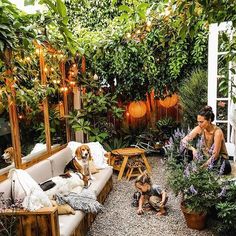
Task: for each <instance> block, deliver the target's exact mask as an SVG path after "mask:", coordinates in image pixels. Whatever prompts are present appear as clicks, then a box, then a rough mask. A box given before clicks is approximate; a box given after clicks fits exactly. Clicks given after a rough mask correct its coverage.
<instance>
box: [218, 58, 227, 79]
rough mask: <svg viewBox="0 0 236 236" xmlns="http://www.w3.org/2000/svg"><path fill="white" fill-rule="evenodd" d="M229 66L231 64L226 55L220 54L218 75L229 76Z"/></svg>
mask: <svg viewBox="0 0 236 236" xmlns="http://www.w3.org/2000/svg"><path fill="white" fill-rule="evenodd" d="M228 68H229V64H228V62H227V60H226V58H225V55H219V56H218V73H217V74H218V75H220V76H225V77H226V78H227V76H228Z"/></svg>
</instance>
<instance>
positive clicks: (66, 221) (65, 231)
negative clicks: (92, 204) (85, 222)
mask: <svg viewBox="0 0 236 236" xmlns="http://www.w3.org/2000/svg"><path fill="white" fill-rule="evenodd" d="M84 216H85V213H83V212H82V211H75V215H60V216H59V225H60V236H68V235H72V233H73V231H74V230H75V229H76V228H77V226H78V225H79V223H80V222H81V220H82V219H83V218H84Z"/></svg>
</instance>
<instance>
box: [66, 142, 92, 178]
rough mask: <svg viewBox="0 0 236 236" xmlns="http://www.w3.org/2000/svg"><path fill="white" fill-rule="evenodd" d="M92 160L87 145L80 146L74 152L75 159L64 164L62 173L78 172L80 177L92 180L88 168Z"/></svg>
mask: <svg viewBox="0 0 236 236" xmlns="http://www.w3.org/2000/svg"><path fill="white" fill-rule="evenodd" d="M91 160H92V156H91V152H90V148H89V146H88V145H81V146H80V147H78V148H77V149H76V151H75V157H74V158H73V159H72V160H71V161H69V162H68V163H67V164H66V167H65V169H64V172H65V173H66V172H68V171H73V172H80V173H81V174H82V175H84V176H87V177H88V178H89V179H93V178H92V174H91V171H90V168H89V161H91Z"/></svg>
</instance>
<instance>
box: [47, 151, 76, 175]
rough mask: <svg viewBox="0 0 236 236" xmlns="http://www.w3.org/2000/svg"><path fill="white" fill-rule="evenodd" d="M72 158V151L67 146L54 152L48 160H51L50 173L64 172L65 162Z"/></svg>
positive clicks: (58, 173)
mask: <svg viewBox="0 0 236 236" xmlns="http://www.w3.org/2000/svg"><path fill="white" fill-rule="evenodd" d="M71 159H72V152H71V149H70V148H69V147H66V148H64V149H62V150H61V151H59V152H57V153H55V154H54V155H52V156H51V157H49V158H48V160H49V161H50V162H51V168H52V175H53V176H58V175H60V174H62V173H64V169H65V166H66V164H67V163H68V162H69V161H70V160H71Z"/></svg>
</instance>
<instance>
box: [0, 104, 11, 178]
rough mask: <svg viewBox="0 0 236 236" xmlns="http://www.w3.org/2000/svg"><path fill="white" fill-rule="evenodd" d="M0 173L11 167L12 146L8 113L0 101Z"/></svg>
mask: <svg viewBox="0 0 236 236" xmlns="http://www.w3.org/2000/svg"><path fill="white" fill-rule="evenodd" d="M0 157H1V158H0V174H4V173H6V172H8V170H9V169H10V168H12V167H13V162H12V161H13V148H12V140H11V127H10V121H9V113H8V111H7V110H6V108H5V107H4V105H3V104H2V103H1V102H0Z"/></svg>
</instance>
